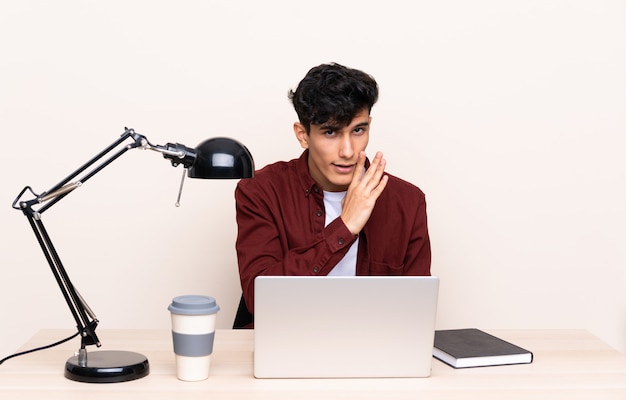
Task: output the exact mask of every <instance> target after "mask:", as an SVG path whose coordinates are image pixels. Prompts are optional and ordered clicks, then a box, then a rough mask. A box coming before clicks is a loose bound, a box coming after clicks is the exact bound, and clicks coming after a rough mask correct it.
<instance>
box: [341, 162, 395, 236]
mask: <svg viewBox="0 0 626 400" xmlns="http://www.w3.org/2000/svg"><path fill="white" fill-rule="evenodd" d="M386 164H387V162H386V161H385V159H384V158H383V153H381V152H377V153H376V156H375V157H374V160H373V161H372V163H371V165H370V167H369V168H368V169H367V171H365V173H363V168H364V166H365V152H363V151H362V152H361V153H360V154H359V158H358V161H357V164H356V169H355V170H354V176H353V177H352V182H351V183H350V186H349V187H348V191H347V193H346V197H345V198H344V199H343V209H342V211H341V219H342V220H343V223H344V224H346V227H347V228H348V229H349V230H350V232H352V234H353V235H358V234H359V232H361V229H363V227H364V226H365V224H366V223H367V220H369V218H370V215H372V210H373V209H374V205H375V204H376V200H378V197H379V196H380V194H381V193H382V192H383V190H384V189H385V186H387V181H388V179H389V178H388V177H387V175H385V174H384V172H385V165H386Z"/></svg>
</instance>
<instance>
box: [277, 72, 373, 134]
mask: <svg viewBox="0 0 626 400" xmlns="http://www.w3.org/2000/svg"><path fill="white" fill-rule="evenodd" d="M289 99H291V101H292V103H293V106H294V108H295V110H296V113H297V114H298V119H299V120H300V123H301V124H302V125H304V127H305V129H306V131H307V133H308V132H310V128H311V124H314V125H319V124H323V123H325V122H332V123H333V124H337V125H339V126H345V125H348V124H349V123H350V121H352V119H353V118H354V116H355V115H356V114H357V113H359V112H360V111H361V110H363V109H364V108H367V110H368V111H371V110H372V107H373V106H374V104H375V103H376V101H377V100H378V85H377V84H376V81H375V80H374V78H373V77H372V76H370V75H368V74H366V73H365V72H362V71H359V70H357V69H352V68H348V67H344V66H343V65H339V64H337V63H330V64H322V65H318V66H317V67H313V68H311V69H310V70H309V72H307V74H306V76H305V77H304V78H303V79H302V81H300V83H299V84H298V87H297V88H296V90H295V91H293V90H290V91H289Z"/></svg>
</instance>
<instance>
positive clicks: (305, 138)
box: [293, 122, 309, 149]
mask: <svg viewBox="0 0 626 400" xmlns="http://www.w3.org/2000/svg"><path fill="white" fill-rule="evenodd" d="M293 132H294V133H295V134H296V139H298V142H300V146H301V147H302V148H303V149H308V148H309V134H308V133H307V132H306V129H305V128H304V125H302V124H301V123H299V122H294V123H293Z"/></svg>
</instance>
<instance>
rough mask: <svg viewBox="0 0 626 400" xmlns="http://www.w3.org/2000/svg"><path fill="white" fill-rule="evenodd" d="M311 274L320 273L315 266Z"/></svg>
mask: <svg viewBox="0 0 626 400" xmlns="http://www.w3.org/2000/svg"><path fill="white" fill-rule="evenodd" d="M313 272H314V273H316V274H317V273H318V272H320V269H319V268H318V267H317V266H315V267H313Z"/></svg>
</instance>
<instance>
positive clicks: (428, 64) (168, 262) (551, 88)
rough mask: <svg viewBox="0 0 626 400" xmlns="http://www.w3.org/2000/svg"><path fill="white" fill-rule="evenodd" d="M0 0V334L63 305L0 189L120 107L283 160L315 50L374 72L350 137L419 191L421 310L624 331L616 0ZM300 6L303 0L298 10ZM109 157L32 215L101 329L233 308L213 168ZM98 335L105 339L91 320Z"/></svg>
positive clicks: (621, 79) (178, 138) (50, 172)
mask: <svg viewBox="0 0 626 400" xmlns="http://www.w3.org/2000/svg"><path fill="white" fill-rule="evenodd" d="M306 4H307V5H306V6H305V5H304V3H301V2H292V1H286V0H285V1H269V2H268V1H265V2H257V1H239V2H236V1H233V2H218V1H184V2H174V1H171V2H165V1H158V2H157V1H147V0H145V1H107V2H95V1H55V2H47V1H20V2H9V1H3V2H1V3H0V44H1V46H0V49H1V51H2V54H1V57H0V114H1V116H0V132H1V133H2V148H3V152H2V154H3V156H2V157H1V158H0V163H1V165H0V171H2V172H0V173H1V174H2V186H3V189H2V191H1V194H2V195H1V197H0V205H2V207H0V218H1V220H2V224H1V228H0V266H1V268H2V280H1V282H2V290H1V291H0V303H1V304H2V306H1V307H0V320H1V321H2V329H1V330H0V335H1V339H2V340H0V355H4V354H8V353H9V352H12V351H13V350H14V349H16V348H17V347H18V346H19V345H20V344H21V343H23V342H25V341H26V340H27V339H28V338H29V337H30V336H31V335H32V334H34V333H35V332H36V331H37V330H39V329H41V328H67V329H68V332H71V331H72V329H73V328H72V327H73V326H74V322H73V320H72V318H71V316H70V313H69V311H68V310H67V307H66V305H65V304H64V301H63V299H62V297H61V294H60V292H59V291H58V289H57V288H56V286H55V282H54V280H53V278H52V275H51V273H50V272H49V271H48V267H47V265H46V263H45V260H44V258H43V255H42V254H41V251H40V249H39V248H38V246H37V244H36V242H35V239H34V236H33V234H32V232H31V231H30V228H29V226H28V224H27V222H26V220H25V218H24V217H23V216H22V215H21V213H20V212H18V211H15V210H13V209H11V207H10V205H11V203H12V201H13V199H14V198H15V196H16V195H17V193H18V192H19V191H20V190H21V189H22V187H24V186H25V185H31V186H32V187H33V188H34V189H35V191H39V192H41V191H44V190H47V189H48V188H50V187H51V186H52V185H53V184H55V183H57V182H58V181H60V180H61V179H62V178H63V177H64V176H66V175H67V174H68V173H69V172H71V171H73V170H74V169H75V168H77V167H78V166H79V165H80V164H82V163H83V162H85V161H86V160H87V159H88V158H90V157H91V156H92V155H94V154H95V153H97V152H98V151H100V150H101V149H103V148H104V147H105V146H106V145H108V144H109V143H111V142H113V141H114V140H115V139H116V138H117V137H118V136H119V135H120V134H121V133H122V131H123V129H124V127H125V126H128V127H132V128H134V129H135V130H137V131H138V132H140V133H142V134H144V135H146V136H147V137H148V138H149V139H150V140H151V141H152V142H153V143H158V144H165V143H166V142H180V143H184V144H186V145H188V146H195V145H196V144H198V143H199V142H200V141H202V140H203V139H205V138H208V137H213V136H223V135H226V136H232V137H235V138H237V139H239V140H241V141H242V142H244V143H245V144H246V145H247V146H248V147H249V149H250V150H251V152H252V153H253V155H254V157H255V161H256V163H257V166H258V167H261V166H263V165H265V164H267V163H269V162H272V161H275V160H279V159H289V158H293V157H296V156H297V155H298V154H299V153H300V149H299V147H298V145H297V142H296V140H295V139H294V138H293V137H292V132H291V124H292V122H293V121H294V119H295V114H294V112H293V111H292V109H291V107H290V104H289V102H288V101H287V98H286V93H287V90H288V89H290V88H292V87H293V86H294V85H295V84H296V83H297V82H298V81H299V79H300V78H301V77H302V76H303V75H304V73H305V72H306V71H307V70H308V68H309V67H311V66H313V65H317V64H319V63H322V62H328V61H337V62H340V63H343V64H346V65H349V66H353V67H358V68H361V69H363V70H365V71H368V72H370V73H372V74H373V75H374V76H375V77H376V78H377V79H378V81H379V83H380V86H381V96H380V102H379V104H378V105H377V106H376V107H375V109H374V113H373V116H374V122H373V137H372V141H371V145H370V151H372V152H373V151H375V150H382V151H383V152H384V153H385V155H386V158H387V160H388V171H389V172H391V173H394V174H396V175H399V176H401V177H403V178H405V179H406V180H408V181H411V182H413V183H415V184H417V185H418V186H420V187H421V188H422V189H423V190H424V191H425V192H426V194H427V199H428V204H429V218H430V229H431V235H432V243H433V265H432V270H433V273H434V274H436V275H439V276H440V277H441V281H442V284H441V292H440V308H439V316H438V324H439V327H440V328H449V327H470V326H472V327H479V328H484V329H490V328H583V329H587V330H589V331H591V332H592V333H594V334H595V335H597V336H599V337H600V338H602V339H603V340H605V341H606V342H608V343H609V344H611V345H612V346H614V347H615V348H617V349H619V350H621V351H624V350H625V349H626V290H624V283H625V282H626V246H625V244H624V243H625V242H626V234H625V232H626V231H625V228H624V227H625V226H626V211H625V208H624V204H626V185H625V183H626V161H625V160H626V157H624V148H625V146H626V139H625V137H626V135H625V132H624V128H625V127H626V95H625V93H626V75H625V73H624V71H626V5H625V3H624V2H623V1H602V2H600V1H591V0H589V1H570V2H561V1H553V0H548V1H532V2H522V1H519V2H511V1H509V2H502V1H474V2H466V1H460V0H459V1H444V2H435V1H424V2H406V1H391V2H389V1H386V2H379V1H376V2H374V1H344V2H336V1H318V2H315V6H310V4H312V3H306ZM313 7H314V9H313ZM181 173H182V171H181V170H180V169H174V168H172V167H171V166H169V164H168V163H167V162H166V161H164V160H162V159H161V157H160V156H159V155H157V154H156V153H152V152H142V151H134V152H131V153H129V154H126V155H125V156H124V157H123V158H122V159H120V160H118V161H117V162H116V163H114V164H113V165H111V166H109V167H108V168H107V169H106V170H104V171H103V172H101V173H100V174H99V175H97V176H96V177H95V178H94V179H93V180H92V181H89V182H88V183H87V184H85V185H84V186H83V187H82V188H81V189H80V190H78V191H76V192H74V193H72V194H71V195H70V196H68V197H67V198H65V199H64V200H63V201H62V202H60V203H58V204H57V205H56V206H54V207H53V208H51V209H50V210H49V211H48V212H47V213H45V214H44V221H45V222H46V225H47V227H48V230H49V232H50V234H51V236H52V238H53V240H54V242H55V244H56V245H57V249H58V250H59V252H60V254H61V256H62V258H63V260H64V262H65V265H66V267H67V269H68V271H69V273H70V275H71V277H72V278H73V280H74V283H75V285H76V286H77V287H78V288H79V290H80V291H81V292H82V294H83V295H84V297H85V298H86V299H87V301H88V303H89V304H90V305H91V306H92V308H93V309H94V310H95V311H96V313H97V314H98V317H99V318H100V320H101V324H100V328H102V329H104V328H161V329H167V328H168V327H169V315H168V313H167V310H166V307H167V305H168V303H169V301H170V299H171V298H172V297H173V296H175V295H179V294H187V293H202V294H210V295H213V296H215V297H216V298H217V299H218V302H219V303H220V305H221V306H222V311H221V312H220V314H219V325H220V326H221V327H223V328H224V327H229V326H230V325H231V323H232V319H233V316H234V311H235V307H236V304H237V300H238V297H239V293H240V289H239V283H238V275H237V270H236V258H235V252H234V249H233V247H234V239H235V233H236V226H235V223H234V201H233V195H232V191H233V188H234V185H235V182H232V181H221V182H220V181H195V180H189V181H187V184H186V187H185V189H184V193H183V199H182V206H181V207H180V208H176V207H174V202H175V198H176V194H177V190H178V183H179V176H180V174H181ZM101 339H102V341H103V342H104V344H105V346H106V337H101Z"/></svg>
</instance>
